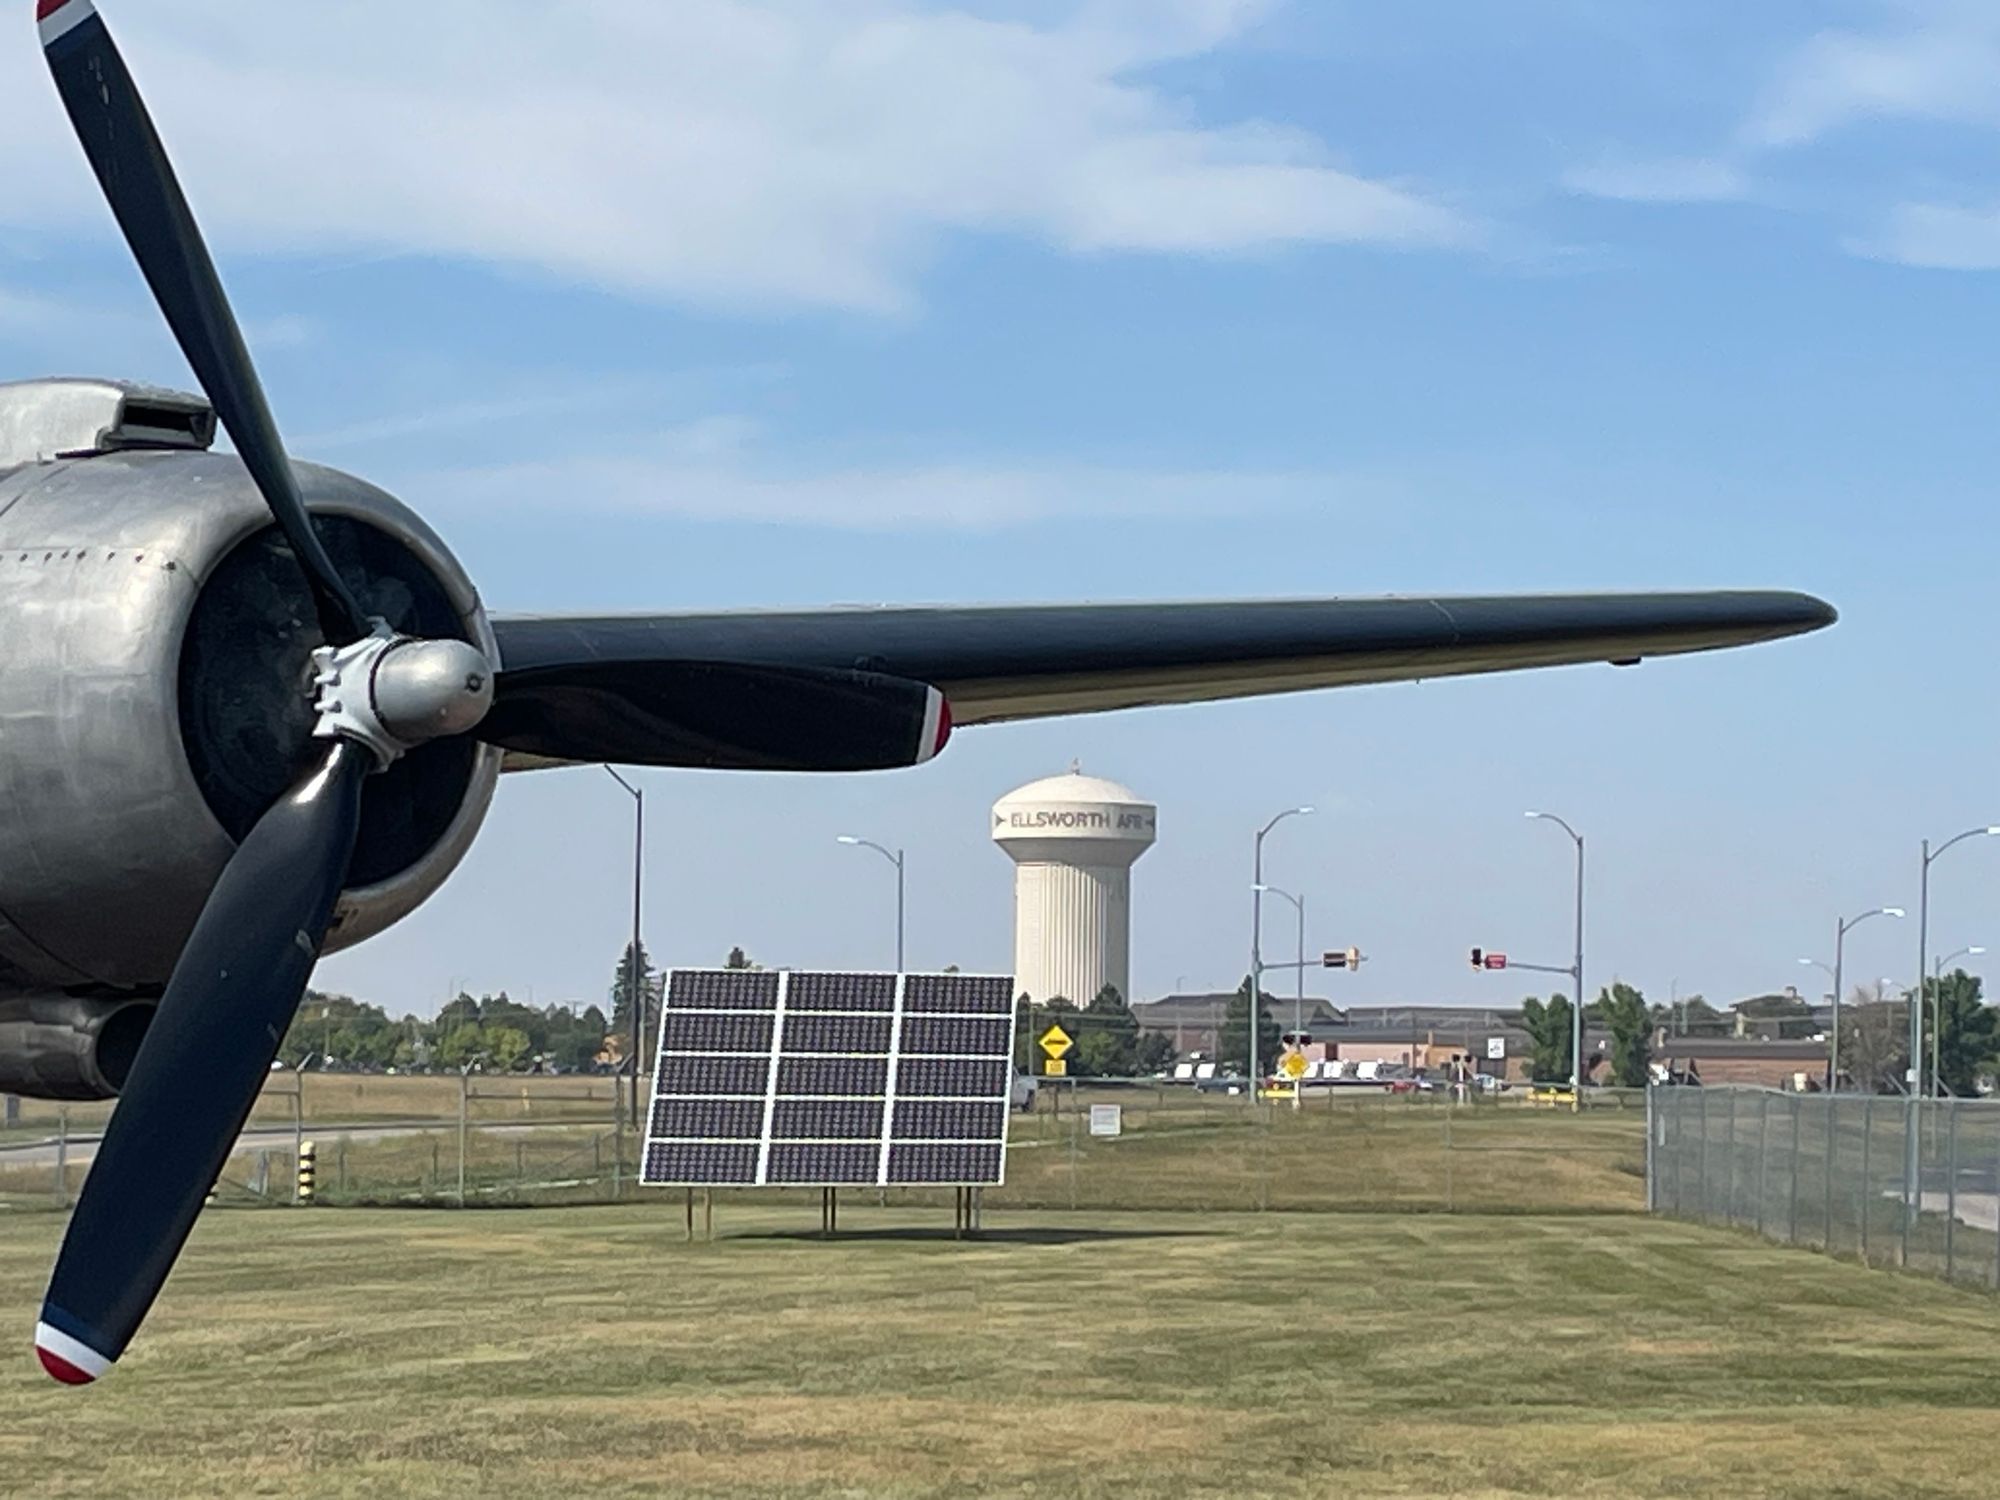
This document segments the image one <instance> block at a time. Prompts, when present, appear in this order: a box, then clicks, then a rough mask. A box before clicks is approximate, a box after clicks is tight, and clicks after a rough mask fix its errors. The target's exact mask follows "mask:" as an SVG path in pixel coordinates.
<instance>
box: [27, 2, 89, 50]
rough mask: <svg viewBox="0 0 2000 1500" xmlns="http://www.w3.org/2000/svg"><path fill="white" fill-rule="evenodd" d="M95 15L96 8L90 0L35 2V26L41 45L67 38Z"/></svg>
mask: <svg viewBox="0 0 2000 1500" xmlns="http://www.w3.org/2000/svg"><path fill="white" fill-rule="evenodd" d="M96 14H97V7H96V6H94V5H92V4H91V3H90V0H37V3H36V5H35V25H36V27H37V28H38V29H39V30H40V31H41V33H42V45H43V46H44V47H46V46H48V44H49V43H50V42H53V41H54V40H56V38H57V37H63V36H68V35H69V34H70V33H71V32H72V31H74V30H76V28H77V27H79V26H81V25H82V24H83V23H84V22H85V21H88V20H89V19H90V18H91V17H92V16H94V15H96Z"/></svg>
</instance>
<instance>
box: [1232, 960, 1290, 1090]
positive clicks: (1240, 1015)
mask: <svg viewBox="0 0 2000 1500" xmlns="http://www.w3.org/2000/svg"><path fill="white" fill-rule="evenodd" d="M1250 986H1251V981H1250V979H1249V978H1248V977H1247V976H1246V977H1245V978H1244V981H1243V983H1241V984H1239V985H1238V986H1237V987H1236V993H1235V994H1234V995H1231V996H1230V997H1229V1005H1228V1007H1227V1008H1226V1009H1225V1010H1224V1011H1223V1013H1222V1040H1221V1050H1222V1065H1223V1066H1224V1067H1225V1068H1234V1069H1236V1070H1238V1071H1239V1072H1242V1073H1246V1074H1247V1073H1248V1072H1249V1071H1250ZM1257 1000H1258V1004H1257V1071H1258V1072H1260V1073H1264V1072H1268V1071H1269V1070H1270V1069H1271V1067H1272V1065H1273V1064H1275V1063H1276V1062H1277V1060H1278V1053H1279V1052H1280V1051H1282V1050H1283V1047H1284V1043H1283V1041H1282V1040H1281V1037H1282V1036H1283V1033H1282V1032H1280V1031H1279V1029H1278V1023H1277V1022H1276V1021H1275V1020H1273V1019H1272V1018H1271V997H1270V996H1269V995H1268V994H1264V993H1261V992H1260V993H1259V994H1258V997H1257Z"/></svg>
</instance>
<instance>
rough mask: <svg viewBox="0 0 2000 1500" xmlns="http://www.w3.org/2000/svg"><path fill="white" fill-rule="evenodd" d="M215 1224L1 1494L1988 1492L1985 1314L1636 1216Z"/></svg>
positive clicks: (610, 1216) (21, 1304)
mask: <svg viewBox="0 0 2000 1500" xmlns="http://www.w3.org/2000/svg"><path fill="white" fill-rule="evenodd" d="M816 1226H817V1215H816V1210H814V1209H812V1208H810V1207H806V1206H802V1205H795V1206H791V1207H787V1208H785V1209H783V1210H782V1211H774V1210H773V1209H772V1208H771V1207H769V1206H757V1205H754V1204H750V1203H746V1202H744V1201H743V1200H740V1199H738V1200H724V1201H723V1202H722V1203H721V1204H720V1205H719V1208H718V1214H717V1224H716V1228H717V1233H718V1236H719V1238H718V1240H717V1241H716V1242H714V1243H707V1244H693V1245H689V1244H686V1243H684V1242H683V1241H682V1239H681V1217H680V1206H679V1203H678V1202H677V1201H673V1200H668V1201H660V1200H657V1199H655V1200H649V1201H648V1202H646V1203H645V1204H643V1205H639V1206H628V1207H622V1208H621V1207H603V1208H573V1209H520V1210H469V1211H463V1212H457V1211H450V1210H429V1211H418V1210H402V1211H398V1210H363V1209H355V1210H331V1209H320V1210H314V1211H310V1212H287V1211H255V1210H239V1211H233V1212H232V1211H223V1212H217V1213H212V1214H210V1215H208V1216H207V1218H206V1219H205V1220H204V1222H203V1223H202V1225H201V1226H200V1227H199V1228H198V1229H197V1231H196V1234H195V1238H194V1240H193V1242H192V1244H191V1246H190V1249H189V1252H188V1254H187V1256H186V1258H185V1259H184V1261H183V1263H182V1266H181V1269H180V1270H179V1272H178V1273H177V1274H176V1276H175V1278H174V1280H173V1282H172V1284H171V1285H170V1286H169V1288H168V1290H167V1293H166V1295H165V1297H164V1299H163V1300H162V1302H161V1304H160V1306H159V1308H158V1310H157V1312H156V1313H155V1315H154V1317H153V1319H152V1321H151V1323H150V1324H149V1325H148V1327H147V1329H146V1331H145V1332H144V1334H143V1335H142V1337H141V1340H140V1342H139V1344H138V1345H137V1347H136V1348H135V1349H134V1350H133V1351H132V1353H131V1354H130V1355H129V1356H128V1358H127V1360H126V1361H125V1363H124V1364H123V1365H122V1366H121V1367H120V1368H119V1369H118V1370H117V1371H116V1372H114V1374H113V1376H112V1377H111V1378H110V1379H108V1380H107V1381H106V1382H105V1383H104V1384H102V1385H100V1386H98V1387H95V1388H93V1389H89V1390H83V1391H69V1390H62V1389H58V1388H56V1387H54V1386H53V1385H51V1384H49V1383H48V1382H46V1381H45V1380H44V1379H43V1378H42V1377H41V1375H40V1373H39V1371H37V1370H36V1369H35V1367H34V1365H33V1361H32V1358H31V1356H30V1354H29V1352H28V1338H27V1334H28V1327H29V1324H30V1322H31V1321H32V1317H33V1311H34V1308H35V1306H36V1304H37V1300H38V1298H39V1296H40V1294H41V1289H42V1279H43V1276H44V1274H45V1272H46V1269H47V1266H48V1262H49V1258H50V1255H51V1253H52V1251H53V1249H54V1246H55V1242H56V1237H57V1234H58V1232H59V1230H60V1228H61V1220H60V1219H59V1218H58V1217H57V1216H55V1215H52V1214H22V1215H18V1216H15V1217H12V1218H0V1307H4V1308H6V1309H8V1310H9V1311H8V1316H9V1317H10V1318H12V1319H13V1323H12V1325H11V1326H13V1327H14V1328H15V1329H16V1331H17V1333H18V1339H17V1342H16V1343H15V1346H14V1347H15V1349H16V1351H17V1352H16V1354H15V1355H14V1356H12V1357H10V1358H8V1359H7V1360H6V1361H5V1366H4V1373H0V1412H4V1413H5V1420H4V1421H0V1494H7V1495H17V1494H18V1495H24V1496H26V1495H33V1496H41V1497H59V1496H72V1495H74V1496H90V1497H93V1500H101V1497H106V1496H126V1495H130V1496H148V1497H163V1496H214V1495H230V1496H236V1495H273V1496H306V1495H311V1496H406V1495H407V1496H418V1497H426V1496H474V1495H476V1496H480V1497H489V1500H490V1497H496V1496H497V1497H514V1496H544V1495H550V1496H563V1497H565V1500H581V1497H585V1496H588V1497H591V1500H605V1497H614V1496H628V1495H690V1496H752V1497H755V1496H848V1495H889V1496H933V1495H934V1496H955V1497H956V1496H980V1495H1009V1496H1018V1495H1034V1496H1067V1495H1078V1496H1104V1497H1119V1500H1146V1497H1165V1496H1176V1497H1178V1496H1188V1495H1208V1494H1216V1495H1220V1494H1229V1495H1232V1496H1245V1495H1283V1496H1322V1495H1336V1494H1338V1495H1377V1494H1386V1495H1429V1494H1453V1495H1492V1496H1498V1495H1607V1496H1609V1495H1618V1496H1632V1495H1679V1496H1686V1495H1797V1496H1802V1497H1803V1496H1811V1497H1814V1500H1824V1497H1828V1496H1874V1495H1883V1494H1888V1493H1892V1492H1893V1493H1896V1494H1898V1495H1901V1496H1913V1495H1919V1496H1931V1495H1936V1496H1942V1495H1968V1496H1969V1495H1974V1494H1980V1495H1984V1494H1987V1493H1989V1492H1990V1490H1991V1488H1992V1477H1991V1476H1992V1473H1993V1446H1992V1442H1991V1438H1990V1436H1989V1434H1990V1433H1991V1432H1992V1431H1993V1430H1994V1422H1995V1418H1996V1415H2000V1414H1997V1413H1996V1411H1995V1408H1996V1405H2000V1383H1996V1381H1995V1379H1994V1366H1995V1364H1996V1361H2000V1304H1996V1303H1995V1302H1994V1301H1993V1300H1992V1299H1990V1298H1988V1297H1986V1296H1984V1295H1981V1294H1979V1293H1976V1292H1972V1291H1967V1290H1962V1289H1954V1288H1951V1287H1947V1286H1944V1285H1940V1284H1937V1283H1934V1282H1931V1281H1928V1280H1924V1279H1920V1278H1916V1277H1900V1276H1893V1275H1889V1274H1884V1273H1881V1272H1870V1271H1866V1270H1863V1269H1861V1268H1859V1267H1856V1266H1853V1265H1849V1264H1844V1263H1840V1262H1836V1261H1832V1260H1828V1259H1825V1258H1823V1257H1820V1256H1816V1255H1813V1254H1810V1253H1806V1252H1802V1251H1795V1250H1786V1249H1781V1248H1777V1247H1774V1246H1767V1245H1764V1244H1762V1243H1759V1242H1758V1241H1755V1240H1753V1239H1751V1238H1749V1237H1747V1236H1741V1235H1737V1234H1732V1233H1728V1232H1724V1231H1717V1230H1709V1229H1703V1228H1698V1227H1694V1226H1689V1225H1683V1224H1675V1223H1667V1222H1657V1221H1649V1220H1646V1219H1644V1218H1641V1217H1638V1216H1619V1215H1606V1214H1601V1213H1600V1214H1595V1215H1582V1216H1575V1217H1568V1218H1558V1217H1548V1218H1539V1217H1527V1216H1520V1215H1513V1216H1492V1217H1482V1216H1474V1215H1442V1214H1434V1215H1387V1214H1366V1213H1353V1214H1280V1213H1270V1214H1228V1215H1223V1214H1201V1213H1179V1214H1141V1213H1115V1212H1100V1213H1095V1214H1069V1213H1064V1212H1054V1211H1048V1212H1035V1213H1024V1212H1023V1213H1012V1214H999V1213H996V1214H991V1215H989V1221H988V1229H989V1233H988V1235H987V1237H986V1238H984V1239H983V1240H981V1241H979V1242H968V1243H954V1242H952V1241H951V1239H950V1238H949V1236H948V1234H946V1233H943V1232H942V1231H944V1230H945V1229H947V1227H948V1215H945V1214H942V1213H937V1212H926V1213H918V1212H916V1211H913V1210H910V1209H892V1210H888V1211H883V1210H880V1209H875V1208H871V1207H868V1206H865V1205H863V1204H860V1203H851V1204H850V1205H849V1206H847V1207H846V1208H845V1211H844V1213H843V1229H844V1230H845V1231H847V1232H846V1233H844V1234H843V1236H842V1237H841V1238H840V1239H838V1240H835V1241H832V1242H826V1241H821V1240H819V1239H817V1238H815V1237H810V1236H806V1237H801V1232H803V1231H809V1230H812V1229H815V1228H816Z"/></svg>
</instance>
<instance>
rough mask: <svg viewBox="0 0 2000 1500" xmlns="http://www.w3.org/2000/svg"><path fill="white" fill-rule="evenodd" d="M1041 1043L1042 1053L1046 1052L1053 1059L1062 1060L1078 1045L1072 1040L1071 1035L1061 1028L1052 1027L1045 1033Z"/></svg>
mask: <svg viewBox="0 0 2000 1500" xmlns="http://www.w3.org/2000/svg"><path fill="white" fill-rule="evenodd" d="M1041 1043H1042V1051H1044V1052H1046V1053H1047V1054H1048V1055H1049V1056H1050V1057H1052V1058H1060V1057H1061V1056H1062V1055H1063V1054H1064V1053H1065V1052H1067V1051H1069V1049H1070V1048H1071V1047H1073V1046H1075V1045H1076V1043H1074V1042H1073V1041H1071V1040H1070V1035H1069V1033H1068V1032H1067V1031H1064V1030H1063V1029H1062V1027H1060V1026H1051V1027H1050V1028H1049V1029H1048V1030H1047V1031H1045V1032H1043V1033H1042V1036H1041Z"/></svg>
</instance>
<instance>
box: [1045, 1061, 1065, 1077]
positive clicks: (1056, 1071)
mask: <svg viewBox="0 0 2000 1500" xmlns="http://www.w3.org/2000/svg"><path fill="white" fill-rule="evenodd" d="M1068 1073H1069V1064H1068V1063H1066V1062H1064V1061H1063V1060H1062V1059H1061V1058H1060V1057H1052V1058H1050V1059H1049V1060H1048V1061H1047V1062H1045V1063H1043V1064H1042V1076H1043V1077H1044V1078H1063V1077H1066V1076H1067V1075H1068Z"/></svg>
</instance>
